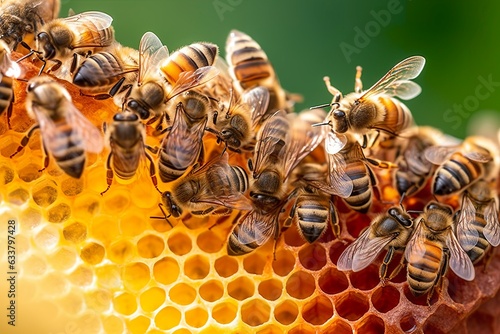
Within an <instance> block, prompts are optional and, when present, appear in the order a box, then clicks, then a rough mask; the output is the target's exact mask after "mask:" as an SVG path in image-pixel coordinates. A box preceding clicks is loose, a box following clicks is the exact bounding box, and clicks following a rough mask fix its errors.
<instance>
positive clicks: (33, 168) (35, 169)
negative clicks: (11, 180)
mask: <svg viewBox="0 0 500 334" xmlns="http://www.w3.org/2000/svg"><path fill="white" fill-rule="evenodd" d="M40 169H42V165H37V164H34V163H30V164H28V165H26V166H24V167H21V168H19V169H18V170H17V175H19V178H20V179H21V180H23V181H24V182H32V181H34V180H36V179H38V178H39V177H40V176H42V175H43V173H42V172H40V171H39V170H40Z"/></svg>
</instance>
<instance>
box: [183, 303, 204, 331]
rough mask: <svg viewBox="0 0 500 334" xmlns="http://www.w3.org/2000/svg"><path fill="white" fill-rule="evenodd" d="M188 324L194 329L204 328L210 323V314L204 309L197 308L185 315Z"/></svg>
mask: <svg viewBox="0 0 500 334" xmlns="http://www.w3.org/2000/svg"><path fill="white" fill-rule="evenodd" d="M184 316H185V319H186V323H187V324H188V325H189V326H191V327H194V328H200V327H202V326H204V325H205V324H206V323H207V321H208V312H207V310H205V309H204V308H202V307H195V308H193V309H190V310H187V311H186V312H185V313H184Z"/></svg>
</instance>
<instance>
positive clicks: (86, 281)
mask: <svg viewBox="0 0 500 334" xmlns="http://www.w3.org/2000/svg"><path fill="white" fill-rule="evenodd" d="M68 278H69V280H70V281H71V283H73V284H74V285H75V286H77V287H80V288H81V287H86V286H90V285H91V284H92V283H93V281H94V272H93V271H92V269H91V268H89V267H87V266H84V265H80V266H78V267H76V268H75V270H73V272H72V273H71V274H69V276H68Z"/></svg>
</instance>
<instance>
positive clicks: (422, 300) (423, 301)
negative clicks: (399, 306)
mask: <svg viewBox="0 0 500 334" xmlns="http://www.w3.org/2000/svg"><path fill="white" fill-rule="evenodd" d="M403 293H404V295H405V297H406V299H408V301H409V302H410V303H412V304H415V305H420V306H428V305H434V304H435V303H436V302H437V300H438V299H439V289H438V288H436V289H434V293H433V294H432V296H431V298H430V300H429V302H428V301H427V299H428V293H425V294H423V295H421V296H418V297H417V296H414V295H413V293H412V292H411V290H410V288H409V287H408V285H407V284H405V285H403Z"/></svg>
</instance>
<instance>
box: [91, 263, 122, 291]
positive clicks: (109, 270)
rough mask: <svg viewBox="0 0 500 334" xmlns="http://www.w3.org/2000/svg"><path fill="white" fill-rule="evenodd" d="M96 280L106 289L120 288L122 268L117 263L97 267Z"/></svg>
mask: <svg viewBox="0 0 500 334" xmlns="http://www.w3.org/2000/svg"><path fill="white" fill-rule="evenodd" d="M95 276H96V281H97V283H98V285H99V286H100V287H103V288H106V289H120V288H121V287H122V278H121V272H120V269H119V268H118V267H117V266H115V265H102V264H101V265H100V266H98V267H96V268H95Z"/></svg>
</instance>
